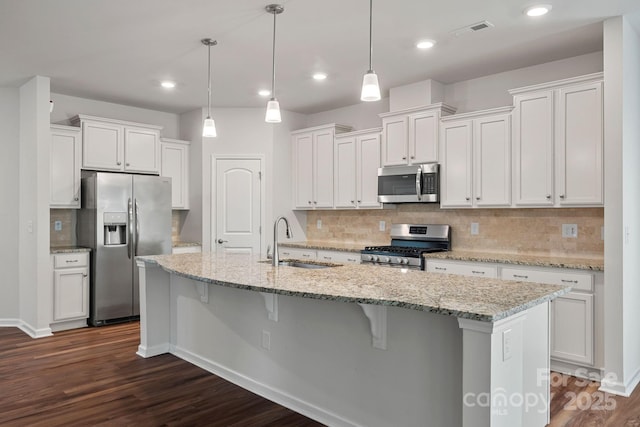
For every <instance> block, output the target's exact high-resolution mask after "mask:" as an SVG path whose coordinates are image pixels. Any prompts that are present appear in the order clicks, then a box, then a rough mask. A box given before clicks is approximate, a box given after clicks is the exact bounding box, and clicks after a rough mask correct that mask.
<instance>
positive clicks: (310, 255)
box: [278, 247, 316, 261]
mask: <svg viewBox="0 0 640 427" xmlns="http://www.w3.org/2000/svg"><path fill="white" fill-rule="evenodd" d="M278 253H279V256H280V260H283V259H305V260H310V261H315V260H316V251H315V250H313V249H293V248H283V247H280V248H279V249H278Z"/></svg>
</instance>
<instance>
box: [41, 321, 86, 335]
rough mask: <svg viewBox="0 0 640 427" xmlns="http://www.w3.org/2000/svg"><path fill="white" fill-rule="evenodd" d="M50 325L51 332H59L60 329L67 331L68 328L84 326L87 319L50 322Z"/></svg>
mask: <svg viewBox="0 0 640 427" xmlns="http://www.w3.org/2000/svg"><path fill="white" fill-rule="evenodd" d="M50 326H51V331H52V332H61V331H68V330H69V329H78V328H86V327H87V319H80V320H69V321H66V322H57V323H52V324H51V325H50Z"/></svg>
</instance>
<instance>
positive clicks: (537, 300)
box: [138, 253, 571, 322]
mask: <svg viewBox="0 0 640 427" xmlns="http://www.w3.org/2000/svg"><path fill="white" fill-rule="evenodd" d="M138 259H139V260H141V261H144V262H145V263H148V264H156V265H158V266H160V267H161V268H162V269H164V270H165V271H167V272H168V273H172V274H175V275H178V276H182V277H186V278H190V279H193V280H197V281H200V282H204V283H210V284H214V285H220V286H227V287H233V288H239V289H247V290H252V291H257V292H267V293H275V294H280V295H291V296H298V297H304V298H315V299H323V300H334V301H343V302H356V303H362V304H376V305H388V306H397V307H403V308H408V309H413V310H421V311H428V312H433V313H438V314H443V315H449V316H455V317H460V318H467V319H474V320H480V321H486V322H495V321H498V320H500V319H503V318H506V317H508V316H511V315H513V314H515V313H518V312H520V311H524V310H526V309H528V308H530V307H533V306H535V305H538V304H541V303H543V302H545V301H549V300H552V299H554V298H556V297H558V296H561V295H563V294H565V293H567V292H569V291H570V289H571V288H570V287H563V286H553V285H543V284H538V283H525V282H515V281H507V280H500V279H490V278H478V277H467V276H457V275H450V274H435V273H427V272H425V271H420V270H407V269H401V268H386V267H372V266H369V265H360V264H346V265H338V266H336V267H329V268H324V269H303V268H296V267H284V266H281V267H273V266H272V265H271V264H270V263H269V262H264V260H262V259H261V258H260V257H258V256H251V255H246V254H216V253H192V254H177V255H153V256H141V257H138Z"/></svg>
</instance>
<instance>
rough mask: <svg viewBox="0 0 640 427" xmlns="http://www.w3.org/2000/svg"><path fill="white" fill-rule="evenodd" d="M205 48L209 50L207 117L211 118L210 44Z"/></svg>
mask: <svg viewBox="0 0 640 427" xmlns="http://www.w3.org/2000/svg"><path fill="white" fill-rule="evenodd" d="M207 47H208V48H209V56H208V61H209V73H208V74H207V76H208V78H209V89H208V91H207V93H208V95H209V97H208V100H207V117H211V43H210V42H209V43H208V45H207Z"/></svg>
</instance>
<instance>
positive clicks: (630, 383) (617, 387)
mask: <svg viewBox="0 0 640 427" xmlns="http://www.w3.org/2000/svg"><path fill="white" fill-rule="evenodd" d="M638 383H640V368H638V369H637V370H636V372H635V374H633V375H632V376H631V378H629V379H628V380H627V381H625V382H624V383H623V382H620V381H608V380H607V378H606V377H605V378H604V379H603V381H602V384H601V385H600V388H599V390H600V391H604V392H606V393H611V394H615V395H617V396H623V397H629V396H631V393H633V390H634V389H635V388H636V386H637V385H638Z"/></svg>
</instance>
